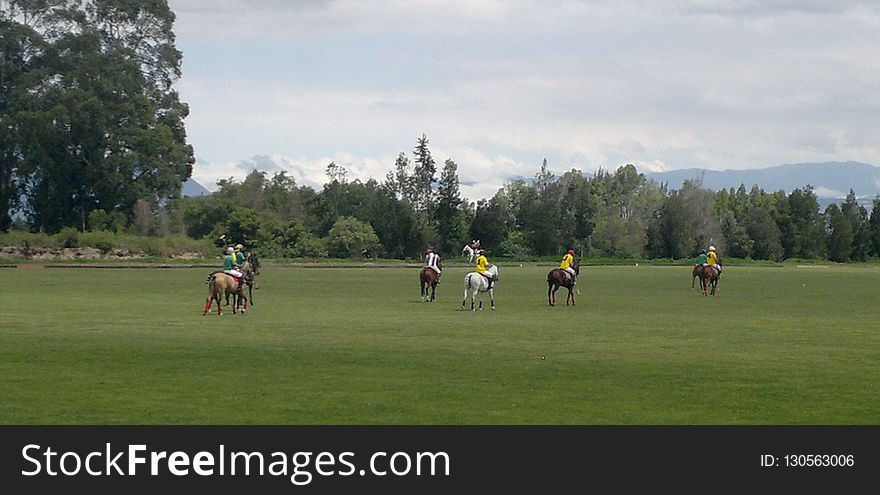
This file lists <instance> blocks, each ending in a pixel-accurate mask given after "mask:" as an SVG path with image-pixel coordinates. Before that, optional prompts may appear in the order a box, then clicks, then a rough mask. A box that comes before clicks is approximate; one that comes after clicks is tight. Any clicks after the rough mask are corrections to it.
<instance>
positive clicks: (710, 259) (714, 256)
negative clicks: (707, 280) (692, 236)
mask: <svg viewBox="0 0 880 495" xmlns="http://www.w3.org/2000/svg"><path fill="white" fill-rule="evenodd" d="M706 264H707V265H709V266H711V267H712V268H714V269H715V273H716V274H718V275H721V265H719V264H718V253H716V252H715V246H709V253H708V254H707V255H706Z"/></svg>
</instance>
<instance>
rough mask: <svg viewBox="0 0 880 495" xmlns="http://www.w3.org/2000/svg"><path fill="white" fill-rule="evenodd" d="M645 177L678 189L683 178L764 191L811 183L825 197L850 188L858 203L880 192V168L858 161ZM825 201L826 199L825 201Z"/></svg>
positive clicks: (714, 185) (831, 197) (840, 196)
mask: <svg viewBox="0 0 880 495" xmlns="http://www.w3.org/2000/svg"><path fill="white" fill-rule="evenodd" d="M645 176H646V177H648V178H651V179H654V180H656V181H657V182H666V183H668V184H669V188H670V189H678V188H680V187H681V186H682V184H683V183H684V181H685V180H688V179H690V180H697V181H699V180H702V186H703V187H704V188H706V189H712V190H714V191H717V190H719V189H728V188H731V187H732V188H734V189H735V188H737V187H739V185H740V184H744V185H745V186H746V190H748V189H751V187H752V186H753V185H755V184H757V185H758V187H760V188H761V189H763V190H764V191H766V192H774V191H779V190H784V191H785V192H786V193H790V192H791V191H792V190H794V189H796V188H802V189H803V188H804V187H805V186H807V185H810V186H813V191H814V192H815V193H816V196H817V197H818V198H820V199H824V200H838V199H843V198H845V197H846V195H847V193H849V190H850V189H852V190H853V191H854V192H855V193H856V196H857V197H859V198H860V202H861V203H868V204H870V203H871V199H872V198H873V197H874V196H876V195H878V194H880V167H876V166H874V165H870V164H867V163H859V162H826V163H796V164H789V165H780V166H777V167H769V168H761V169H748V170H722V171H717V170H704V169H699V168H690V169H684V170H671V171H669V172H651V173H647V174H645ZM825 202H828V201H825Z"/></svg>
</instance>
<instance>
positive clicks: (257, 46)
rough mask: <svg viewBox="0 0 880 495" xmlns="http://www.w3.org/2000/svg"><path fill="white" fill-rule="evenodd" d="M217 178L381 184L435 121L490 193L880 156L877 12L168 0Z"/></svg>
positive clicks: (471, 1) (527, 2) (530, 0)
mask: <svg viewBox="0 0 880 495" xmlns="http://www.w3.org/2000/svg"><path fill="white" fill-rule="evenodd" d="M169 4H170V5H171V8H172V9H173V10H174V11H175V12H176V14H177V22H176V24H175V33H176V34H177V46H178V48H179V49H181V50H182V51H183V54H184V61H183V77H182V78H181V80H180V81H178V83H177V85H176V87H177V89H178V90H179V92H180V95H181V99H182V100H183V101H186V102H187V103H189V105H190V110H191V114H190V116H189V118H188V119H187V121H186V126H187V131H188V135H189V140H190V142H191V143H192V144H193V146H194V147H195V154H196V159H197V164H196V166H195V169H194V172H193V176H194V177H195V178H196V179H197V180H198V181H199V182H201V183H202V184H204V185H205V186H207V187H208V188H209V189H213V188H214V187H215V186H214V183H215V181H216V180H217V179H219V178H225V177H234V178H237V179H241V178H243V177H244V176H245V175H246V174H247V172H248V171H249V170H250V169H252V168H254V167H256V168H259V169H261V170H269V171H270V172H271V171H275V170H281V169H285V170H288V171H290V173H291V175H292V176H294V177H295V178H296V179H297V180H298V182H299V183H301V184H309V185H313V186H314V185H320V184H322V183H323V182H324V179H325V175H324V170H325V168H326V166H327V164H328V163H329V162H330V161H335V162H336V163H337V164H340V165H343V166H345V167H346V168H348V170H349V171H350V176H351V177H353V178H360V179H366V178H368V177H375V178H377V179H380V180H381V179H382V178H383V177H384V176H385V173H386V172H387V171H388V170H390V169H391V168H393V165H394V160H395V158H396V157H397V155H398V154H399V153H400V152H405V153H407V155H408V156H410V157H412V150H413V147H414V146H415V144H416V140H417V139H418V137H419V136H421V135H422V133H425V134H426V135H427V136H428V139H429V140H430V148H431V151H432V153H433V156H434V158H435V160H436V161H437V162H438V164H441V165H442V163H443V162H444V161H445V160H446V159H447V158H451V159H453V160H454V161H455V162H456V163H457V164H458V165H459V175H460V178H461V181H462V184H463V187H462V191H463V193H464V195H465V196H467V197H468V198H470V199H472V200H473V199H478V198H482V197H488V196H491V195H492V194H494V192H495V191H496V190H497V189H498V188H499V187H500V186H501V185H502V184H503V182H504V181H505V179H508V178H510V177H513V176H533V175H534V174H535V172H536V171H537V170H538V168H539V166H540V163H541V160H542V159H543V158H545V157H546V158H547V160H548V162H549V165H550V168H551V170H553V171H554V172H556V173H560V172H564V171H565V170H569V169H571V168H577V169H580V170H582V171H587V172H592V171H595V170H596V169H597V168H599V167H602V168H605V169H615V168H616V167H617V166H619V165H622V164H626V163H634V164H636V165H637V166H638V167H639V168H640V170H642V171H656V170H672V169H678V168H689V167H703V168H709V169H718V170H721V169H729V168H734V169H736V168H761V167H766V166H771V165H780V164H784V163H797V162H807V161H829V160H856V161H864V162H868V163H874V164H880V125H878V124H880V111H878V110H880V9H878V7H875V2H861V1H846V0H836V1H819V0H802V1H796V0H779V1H763V0H751V1H749V0H742V1H736V2H733V1H725V0H680V1H669V2H664V1H635V0H631V1H630V0H597V1H574V0H503V1H502V0H452V1H441V0H369V1H366V0H365V1H358V0H300V1H297V0H290V1H286V0H218V1H211V2H204V1H202V0H169Z"/></svg>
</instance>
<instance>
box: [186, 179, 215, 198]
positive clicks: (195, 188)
mask: <svg viewBox="0 0 880 495" xmlns="http://www.w3.org/2000/svg"><path fill="white" fill-rule="evenodd" d="M209 194H211V191H209V190H207V189H205V186H203V185H201V184H199V183H198V182H197V181H196V180H195V179H193V178H192V177H190V178H189V179H187V180H185V181H183V185H182V186H181V188H180V195H181V196H184V197H185V196H207V195H209Z"/></svg>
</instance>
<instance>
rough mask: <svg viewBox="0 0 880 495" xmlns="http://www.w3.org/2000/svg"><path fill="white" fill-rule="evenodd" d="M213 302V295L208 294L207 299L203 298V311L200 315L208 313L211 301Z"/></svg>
mask: <svg viewBox="0 0 880 495" xmlns="http://www.w3.org/2000/svg"><path fill="white" fill-rule="evenodd" d="M213 302H214V295H213V294H209V295H208V299H206V300H205V312H204V313H202V316H205V315H206V314H208V312H209V311H211V303H213Z"/></svg>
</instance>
